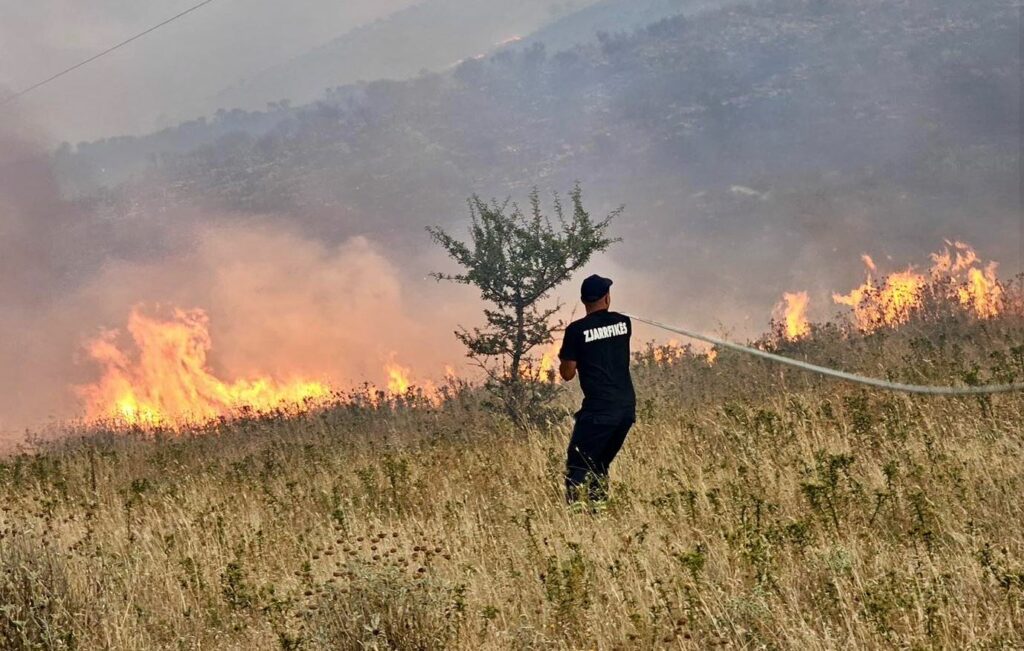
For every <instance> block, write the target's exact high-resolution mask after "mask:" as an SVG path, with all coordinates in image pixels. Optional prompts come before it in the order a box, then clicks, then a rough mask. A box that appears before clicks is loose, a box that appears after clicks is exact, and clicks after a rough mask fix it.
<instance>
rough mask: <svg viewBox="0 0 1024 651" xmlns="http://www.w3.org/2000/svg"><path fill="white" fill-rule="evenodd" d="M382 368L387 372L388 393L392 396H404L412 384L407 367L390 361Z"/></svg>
mask: <svg viewBox="0 0 1024 651" xmlns="http://www.w3.org/2000/svg"><path fill="white" fill-rule="evenodd" d="M384 370H385V371H386V372H387V374H388V393H390V394H391V395H393V396H404V395H405V394H406V393H407V392H408V391H409V387H411V386H412V380H410V379H409V377H410V371H409V369H408V368H406V367H404V366H399V365H398V364H396V363H395V362H394V361H392V362H388V364H387V365H386V366H385V367H384Z"/></svg>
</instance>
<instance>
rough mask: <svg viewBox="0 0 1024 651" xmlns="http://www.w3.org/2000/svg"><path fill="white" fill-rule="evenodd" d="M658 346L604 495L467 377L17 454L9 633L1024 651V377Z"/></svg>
mask: <svg viewBox="0 0 1024 651" xmlns="http://www.w3.org/2000/svg"><path fill="white" fill-rule="evenodd" d="M1022 335H1024V321H1022V320H1021V319H1020V318H1019V317H1011V316H1006V317H1002V318H999V319H996V320H991V321H984V322H982V321H975V320H971V319H967V318H964V317H962V316H957V315H948V314H944V315H939V316H936V317H935V318H929V319H921V320H919V321H916V322H914V323H911V324H908V325H907V326H906V327H904V328H902V329H900V330H899V331H898V332H892V331H882V332H879V333H876V334H874V335H871V336H867V337H861V336H856V335H851V333H849V332H846V331H845V330H844V328H843V327H842V326H834V325H832V326H819V327H816V329H815V332H814V334H813V335H812V337H811V338H810V339H808V340H806V341H802V342H798V343H792V344H791V343H784V342H780V341H779V340H778V339H777V338H773V337H771V336H769V337H767V338H766V339H765V340H764V341H762V345H766V346H773V347H776V348H779V349H781V350H782V351H783V352H785V353H786V354H791V355H797V356H801V357H805V358H807V359H811V360H813V361H817V362H823V363H829V364H834V365H838V366H842V367H844V368H848V369H854V370H861V371H864V372H869V373H872V374H875V375H889V376H891V377H893V378H895V379H901V380H909V381H918V382H930V383H939V382H941V383H946V382H949V381H957V382H987V381H991V380H999V381H1006V380H1012V379H1015V378H1016V379H1021V378H1024V346H1022V344H1024V337H1022ZM654 353H655V351H654V350H650V349H649V350H648V351H646V352H645V353H642V354H641V355H640V357H639V359H638V362H637V367H636V380H637V384H638V388H639V394H640V396H641V404H640V414H639V415H640V420H639V422H638V424H637V426H636V428H635V429H634V431H633V432H632V433H631V435H630V437H629V439H628V441H627V444H626V447H625V450H624V452H623V453H622V455H621V456H620V458H619V459H618V460H617V461H616V463H615V466H614V467H613V470H612V479H613V491H612V498H611V501H610V504H609V505H608V508H607V510H605V511H603V512H600V513H598V514H596V515H590V514H586V513H575V512H572V511H570V510H569V509H567V508H566V507H565V506H564V504H563V501H562V481H561V474H562V467H563V463H564V448H565V445H566V441H567V437H568V432H569V427H570V423H569V421H568V420H560V421H558V422H555V423H552V424H551V426H550V427H548V428H544V429H541V430H538V431H534V432H531V433H529V434H520V433H517V432H515V431H514V430H513V429H512V428H510V427H509V426H508V425H507V424H506V423H505V422H504V421H502V420H501V418H500V417H498V416H495V415H492V414H490V413H488V412H487V411H486V410H485V409H483V408H482V407H481V406H480V404H479V402H478V401H477V399H476V397H475V396H474V394H473V392H472V391H464V392H462V393H461V394H460V395H459V396H457V397H456V398H453V399H452V400H451V401H449V402H448V403H447V404H446V405H445V406H443V407H441V408H430V407H426V406H424V405H418V406H416V405H407V404H404V403H403V404H392V405H389V406H387V407H382V408H372V407H369V406H361V407H357V406H351V407H343V408H338V409H333V410H329V411H326V412H322V413H317V414H308V415H305V416H302V417H283V416H282V417H269V418H263V419H254V420H247V421H236V422H230V423H227V422H226V423H221V424H218V425H216V426H212V427H210V428H209V430H208V431H205V432H202V433H197V434H196V435H195V436H187V437H181V438H175V437H156V440H154V437H152V436H149V435H143V434H138V433H137V434H135V435H126V434H124V433H103V432H89V436H88V437H86V438H84V439H82V440H80V441H77V442H74V443H69V444H65V445H62V446H60V447H47V448H46V449H41V450H39V451H36V452H33V453H26V454H22V455H20V456H16V457H12V458H9V459H7V460H5V461H4V462H3V463H2V465H0V504H2V512H0V565H2V569H3V572H2V575H0V648H4V649H126V650H127V649H132V650H134V649H363V648H367V649H593V648H596V649H627V648H628V649H632V648H672V649H705V648H710V647H717V646H721V647H727V648H751V649H760V648H768V649H783V648H800V649H833V648H844V649H846V648H916V649H923V648H950V649H953V648H955V649H1010V648H1022V647H1024V441H1022V417H1024V396H1020V395H1004V396H995V397H990V398H970V399H942V398H913V397H907V396H902V395H896V394H887V393H882V392H877V391H865V390H861V389H859V388H855V387H851V386H848V385H844V384H836V383H834V382H831V381H828V380H824V379H819V378H815V377H812V376H807V375H803V374H798V373H791V372H786V371H782V370H780V369H779V368H777V367H773V366H770V365H768V364H764V363H761V362H756V361H751V360H748V359H745V358H741V357H740V356H737V355H732V354H729V353H727V352H723V353H722V354H721V355H720V356H719V358H718V360H717V362H716V363H715V364H714V365H709V364H708V362H707V361H706V359H705V358H704V357H703V356H702V355H699V354H692V353H691V354H687V355H684V356H682V357H680V358H677V359H675V360H674V361H672V362H670V363H658V362H656V361H655V354H654ZM571 398H572V396H568V397H567V400H566V406H567V408H568V405H569V404H570V403H571ZM412 402H415V401H412Z"/></svg>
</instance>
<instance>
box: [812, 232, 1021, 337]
mask: <svg viewBox="0 0 1024 651" xmlns="http://www.w3.org/2000/svg"><path fill="white" fill-rule="evenodd" d="M861 259H862V260H863V261H864V265H865V266H866V267H867V279H866V280H865V282H864V284H862V285H861V286H860V287H857V288H855V289H853V290H852V291H851V292H850V293H849V294H833V295H832V299H833V300H834V301H835V302H836V303H839V304H840V305H848V306H850V307H851V308H853V317H854V323H855V324H856V325H857V327H858V328H859V329H860V330H862V331H864V332H873V331H875V330H877V329H879V328H882V327H896V326H899V325H901V324H904V323H906V322H907V321H908V320H909V319H910V317H911V315H912V314H913V313H914V312H916V311H917V310H919V309H920V308H921V307H922V306H923V294H924V290H925V289H926V288H927V287H929V278H927V277H925V276H924V275H923V274H920V273H917V272H916V271H914V268H913V267H910V268H908V269H907V270H906V271H901V272H898V273H894V274H891V275H889V276H887V277H886V278H885V280H884V281H883V282H882V283H881V284H879V283H876V282H875V281H874V279H873V274H874V273H876V272H877V270H878V269H877V267H876V266H875V263H874V261H873V260H872V259H871V256H869V255H867V254H864V255H862V256H861ZM931 260H932V266H931V270H930V275H931V278H930V280H931V283H932V286H937V287H943V286H945V287H948V288H950V289H949V297H950V298H952V299H955V300H956V301H957V302H959V304H960V305H961V306H963V307H964V308H966V309H967V310H968V311H969V312H971V313H972V314H974V316H976V317H978V318H981V319H989V318H992V317H994V316H996V315H998V314H999V313H1000V312H1001V311H1002V309H1003V288H1002V286H1001V285H1000V283H999V279H998V277H997V275H996V269H997V268H998V265H997V264H996V263H995V262H990V263H989V264H988V265H987V266H985V267H984V268H982V267H980V266H979V265H980V264H981V260H980V258H979V257H978V254H977V253H976V252H975V251H974V249H972V248H971V247H970V246H969V245H967V244H964V243H963V242H950V241H948V240H947V241H946V247H945V248H944V249H943V250H942V251H938V252H936V253H932V254H931Z"/></svg>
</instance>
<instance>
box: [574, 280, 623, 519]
mask: <svg viewBox="0 0 1024 651" xmlns="http://www.w3.org/2000/svg"><path fill="white" fill-rule="evenodd" d="M611 285H612V281H611V280H609V279H608V278H602V277H601V276H590V277H589V278H587V279H586V280H584V281H583V286H582V288H581V290H580V298H581V299H582V300H583V305H584V306H585V307H586V308H587V315H586V316H585V317H583V318H582V319H580V320H578V321H573V322H572V323H570V324H569V327H567V328H566V329H565V340H564V341H563V342H562V349H561V351H560V352H559V353H558V358H559V359H560V360H561V366H560V368H559V372H560V374H561V376H562V379H564V380H565V381H567V382H568V381H569V380H571V379H573V378H574V377H576V374H577V373H579V376H580V387H581V388H582V389H583V406H582V408H581V409H580V410H579V411H578V412H576V426H575V427H574V428H573V432H572V439H571V440H570V441H569V451H568V455H567V459H566V472H565V490H566V499H567V500H568V501H569V502H570V503H572V502H575V501H576V500H578V499H579V498H580V497H582V494H581V493H582V491H581V488H582V487H584V486H586V487H587V493H588V496H589V498H590V500H591V502H595V501H596V502H600V501H603V500H604V499H606V497H607V487H608V468H609V466H610V465H611V463H612V460H613V459H614V458H615V455H616V454H618V452H619V449H620V448H621V447H622V443H623V441H625V439H626V434H627V433H628V432H629V428H630V427H632V426H633V423H634V422H635V421H636V394H635V393H634V392H633V381H632V379H631V378H630V376H629V360H630V354H629V339H630V337H631V336H632V334H633V324H632V323H631V322H630V320H629V317H627V316H623V315H622V314H618V313H616V312H609V311H608V308H609V306H610V305H611V295H610V293H609V288H610V287H611Z"/></svg>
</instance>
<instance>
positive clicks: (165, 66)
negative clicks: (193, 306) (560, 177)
mask: <svg viewBox="0 0 1024 651" xmlns="http://www.w3.org/2000/svg"><path fill="white" fill-rule="evenodd" d="M197 2H198V0H32V1H27V0H0V88H4V89H5V90H6V89H13V90H20V89H22V88H24V87H26V86H29V85H31V84H32V83H34V82H36V81H39V80H40V79H43V78H45V77H48V76H50V75H51V74H54V73H56V72H59V71H60V70H62V69H64V68H66V67H68V66H70V65H73V64H75V63H77V62H78V61H81V60H83V59H85V58H88V57H89V56H92V55H93V54H96V53H97V52H99V51H101V50H103V49H105V48H107V47H109V46H111V45H113V44H114V43H117V42H119V41H121V40H124V39H125V38H128V37H129V36H132V35H134V34H135V33H138V32H140V31H142V30H144V29H146V28H148V27H150V26H152V25H154V24H156V23H159V22H161V21H163V20H165V19H167V18H169V17H171V16H173V15H174V14H177V13H178V12H180V11H183V10H185V9H187V8H188V7H190V6H192V5H194V4H197ZM411 4H415V0H216V2H214V3H212V4H210V5H207V6H206V7H204V8H202V9H200V10H199V11H196V12H194V13H192V14H190V15H188V16H186V17H185V18H182V19H181V20H179V21H177V22H175V23H172V24H171V25H168V26H167V27H165V28H163V29H161V30H159V31H157V32H154V33H152V34H150V35H148V36H146V37H145V38H143V39H140V40H138V41H136V42H134V43H132V44H131V45H129V46H127V47H125V48H122V49H121V50H118V51H117V52H114V53H113V54H110V55H108V56H106V57H104V58H102V59H100V60H98V61H96V62H94V63H92V64H90V65H89V66H87V67H85V68H82V69H80V70H78V71H76V72H75V73H73V74H71V75H68V76H66V77H64V78H62V79H60V80H59V81H56V82H54V83H52V84H50V85H48V86H45V87H43V88H40V89H39V90H37V91H34V92H33V93H31V94H29V95H28V96H26V97H24V98H23V99H22V100H19V102H18V106H17V112H18V113H20V114H21V115H22V117H25V116H27V117H28V119H29V120H31V121H32V122H34V123H35V124H36V125H38V126H39V127H40V128H41V130H42V131H43V132H44V133H46V134H47V135H48V137H49V139H50V140H52V141H53V142H59V141H62V140H68V141H71V142H77V141H79V140H85V139H94V138H96V137H100V136H106V135H115V134H123V133H138V132H144V131H150V130H152V129H154V128H160V127H164V126H169V125H170V124H175V123H177V122H178V121H179V120H180V119H181V118H184V117H190V116H193V115H195V114H198V113H201V112H203V111H206V110H209V107H208V106H206V105H205V102H206V101H207V100H208V99H209V98H210V97H211V96H212V95H214V94H215V93H216V92H217V91H220V90H222V89H223V88H224V87H225V86H228V85H231V84H233V83H235V82H236V81H238V80H239V79H242V78H245V77H248V76H251V75H254V74H256V73H258V72H260V71H262V70H264V69H265V68H267V67H269V66H272V65H275V64H278V63H281V62H283V61H286V60H288V59H290V58H292V57H294V56H297V55H299V54H301V53H303V52H305V51H306V50H308V49H310V48H312V47H315V46H317V45H320V44H321V43H324V42H326V41H328V40H330V39H331V38H333V37H335V36H338V35H340V34H342V33H343V32H345V31H348V30H349V29H352V28H353V27H356V26H358V25H360V24H364V23H366V22H369V21H372V20H374V19H377V18H381V17H384V16H386V15H388V14H390V13H392V12H394V11H396V10H398V9H401V8H403V7H406V6H409V5H411ZM4 111H5V109H0V120H3V119H5V118H4V115H3V113H4Z"/></svg>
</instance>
